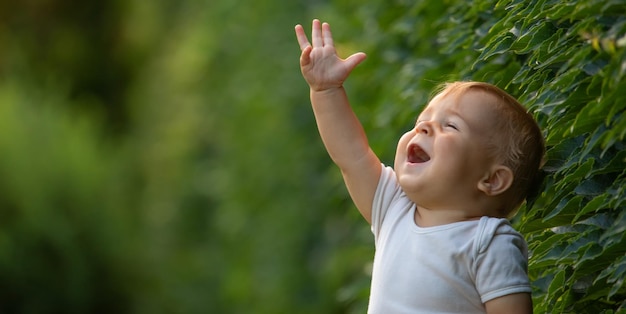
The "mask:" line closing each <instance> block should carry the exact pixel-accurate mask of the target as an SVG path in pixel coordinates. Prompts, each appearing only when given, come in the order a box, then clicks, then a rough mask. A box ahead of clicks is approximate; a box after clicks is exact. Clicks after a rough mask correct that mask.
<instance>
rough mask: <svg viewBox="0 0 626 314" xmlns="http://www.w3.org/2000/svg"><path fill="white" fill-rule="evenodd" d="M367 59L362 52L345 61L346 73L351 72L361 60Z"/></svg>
mask: <svg viewBox="0 0 626 314" xmlns="http://www.w3.org/2000/svg"><path fill="white" fill-rule="evenodd" d="M365 58H367V55H366V54H365V53H363V52H357V53H355V54H353V55H351V56H349V57H348V58H346V60H345V64H346V67H347V68H348V71H352V70H353V69H354V68H355V67H356V66H357V65H359V64H360V63H361V62H363V60H365Z"/></svg>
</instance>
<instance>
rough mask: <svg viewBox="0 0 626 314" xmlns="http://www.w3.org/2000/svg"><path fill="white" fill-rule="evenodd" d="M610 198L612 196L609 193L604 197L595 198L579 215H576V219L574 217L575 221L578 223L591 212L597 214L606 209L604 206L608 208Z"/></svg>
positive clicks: (603, 195)
mask: <svg viewBox="0 0 626 314" xmlns="http://www.w3.org/2000/svg"><path fill="white" fill-rule="evenodd" d="M609 197H610V195H609V194H607V193H604V194H602V195H598V196H596V197H594V198H593V199H592V200H591V201H589V202H588V203H587V204H585V207H583V209H581V210H580V211H579V212H578V214H576V217H574V221H573V222H576V221H578V219H580V217H583V216H585V215H587V214H588V213H590V212H597V211H599V210H600V209H602V208H604V206H606V205H607V204H608V203H609V202H608V200H609Z"/></svg>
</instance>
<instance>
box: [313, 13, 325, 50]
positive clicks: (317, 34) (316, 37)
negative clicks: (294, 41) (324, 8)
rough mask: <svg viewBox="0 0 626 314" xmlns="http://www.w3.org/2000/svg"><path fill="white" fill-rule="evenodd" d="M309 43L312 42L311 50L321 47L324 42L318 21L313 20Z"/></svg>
mask: <svg viewBox="0 0 626 314" xmlns="http://www.w3.org/2000/svg"><path fill="white" fill-rule="evenodd" d="M311 41H312V42H313V48H315V47H323V46H324V41H323V39H322V25H321V23H320V20H318V19H314V20H313V27H312V30H311Z"/></svg>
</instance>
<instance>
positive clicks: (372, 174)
mask: <svg viewBox="0 0 626 314" xmlns="http://www.w3.org/2000/svg"><path fill="white" fill-rule="evenodd" d="M296 37H297V38H298V43H299V44H300V49H301V50H302V54H301V55H300V69H301V70H302V75H303V76H304V79H305V80H306V81H307V83H308V84H309V87H310V93H311V104H312V106H313V113H314V114H315V119H316V121H317V127H318V130H319V133H320V136H321V138H322V141H323V142H324V145H325V147H326V150H327V151H328V154H329V155H330V157H331V159H332V160H333V161H334V162H335V164H336V165H337V166H338V167H339V168H340V169H341V173H342V175H343V178H344V181H345V183H346V186H347V188H348V191H349V192H350V196H351V197H352V200H353V202H354V203H355V205H356V206H357V208H358V209H359V211H360V212H361V214H362V215H363V217H364V218H365V219H366V220H367V221H368V222H370V223H371V216H372V201H373V199H374V193H375V192H376V186H377V185H378V180H379V177H380V172H381V165H380V160H379V159H378V157H376V155H375V154H374V152H372V150H371V149H370V147H369V144H368V141H367V137H366V136H365V132H364V131H363V127H362V126H361V123H360V122H359V120H358V119H357V117H356V115H355V114H354V112H353V111H352V108H350V103H349V102H348V97H347V95H346V92H345V90H344V87H343V82H344V81H345V80H346V79H347V78H348V76H349V75H350V72H352V70H353V69H354V68H355V67H356V66H357V65H358V64H359V63H361V62H362V61H363V60H365V57H366V56H365V54H364V53H362V52H358V53H355V54H353V55H351V56H349V57H348V58H346V59H341V58H340V57H339V56H337V52H336V50H335V46H334V44H333V38H332V34H331V32H330V25H328V24H327V23H323V24H322V23H321V22H320V21H319V20H313V28H312V31H311V42H312V44H311V43H309V40H308V39H307V36H306V34H305V32H304V29H303V28H302V26H301V25H297V26H296Z"/></svg>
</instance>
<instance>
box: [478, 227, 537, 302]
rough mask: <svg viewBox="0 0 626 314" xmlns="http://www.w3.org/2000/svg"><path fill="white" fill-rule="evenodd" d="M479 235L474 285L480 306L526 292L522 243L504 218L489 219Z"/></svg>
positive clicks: (522, 240) (525, 270)
mask: <svg viewBox="0 0 626 314" xmlns="http://www.w3.org/2000/svg"><path fill="white" fill-rule="evenodd" d="M488 224H490V225H491V226H487V227H486V228H485V229H482V230H484V232H483V233H482V234H481V235H479V241H477V243H478V248H477V252H476V253H477V255H476V261H475V276H476V279H475V283H476V289H477V291H478V293H479V294H480V297H481V300H482V302H483V303H485V302H487V301H489V300H492V299H495V298H498V297H502V296H505V295H508V294H514V293H522V292H528V293H530V292H531V291H532V290H531V287H530V280H529V279H528V253H527V252H528V249H527V246H526V241H525V240H524V238H523V237H522V235H521V234H519V233H518V232H517V231H515V230H514V229H513V228H512V227H511V226H510V225H509V224H508V222H506V221H505V220H504V219H491V220H490V221H489V223H488Z"/></svg>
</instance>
